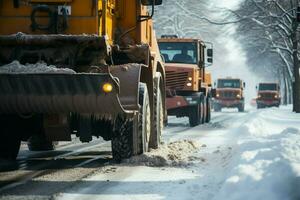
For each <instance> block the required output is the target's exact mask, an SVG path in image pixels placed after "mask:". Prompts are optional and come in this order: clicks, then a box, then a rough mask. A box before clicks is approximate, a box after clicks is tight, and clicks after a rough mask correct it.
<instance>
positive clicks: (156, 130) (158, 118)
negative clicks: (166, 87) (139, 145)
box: [149, 73, 164, 149]
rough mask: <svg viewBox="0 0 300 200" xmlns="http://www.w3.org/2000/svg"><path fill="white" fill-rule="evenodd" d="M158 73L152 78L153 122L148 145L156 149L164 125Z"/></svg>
mask: <svg viewBox="0 0 300 200" xmlns="http://www.w3.org/2000/svg"><path fill="white" fill-rule="evenodd" d="M160 78H161V75H160V73H157V75H156V77H155V79H154V106H155V107H154V122H153V131H152V133H151V137H150V143H149V147H150V148H152V149H157V148H158V147H159V145H160V143H161V135H162V129H163V126H164V111H163V100H162V93H161V89H160V84H161V83H160Z"/></svg>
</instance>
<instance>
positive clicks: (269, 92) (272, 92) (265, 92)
mask: <svg viewBox="0 0 300 200" xmlns="http://www.w3.org/2000/svg"><path fill="white" fill-rule="evenodd" d="M278 93H279V92H278V91H275V90H264V91H258V94H278Z"/></svg>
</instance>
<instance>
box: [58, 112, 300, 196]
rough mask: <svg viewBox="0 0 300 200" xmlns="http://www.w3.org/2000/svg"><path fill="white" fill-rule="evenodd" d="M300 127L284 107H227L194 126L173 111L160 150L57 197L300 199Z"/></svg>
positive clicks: (299, 118) (298, 118)
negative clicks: (207, 121) (242, 110)
mask: <svg viewBox="0 0 300 200" xmlns="http://www.w3.org/2000/svg"><path fill="white" fill-rule="evenodd" d="M299 130H300V115H299V114H298V115H297V114H293V113H291V111H290V108H287V107H285V108H281V109H275V108H271V109H264V110H250V111H249V112H246V113H236V112H235V111H232V110H227V111H225V112H223V113H214V116H213V121H212V123H210V124H207V125H202V126H198V127H195V128H189V127H188V125H187V120H186V119H184V118H182V119H176V118H170V125H169V127H167V128H166V131H165V134H164V140H165V143H166V144H165V145H164V146H163V147H162V148H161V149H160V150H159V151H154V152H150V153H149V154H148V155H147V156H143V157H139V158H135V159H131V160H129V161H128V162H125V163H123V164H121V165H115V166H106V167H105V169H103V170H101V172H99V173H96V174H94V175H92V176H90V177H88V178H85V179H83V180H81V181H80V182H78V184H76V186H74V187H72V188H71V189H69V190H67V191H65V192H63V193H61V194H58V195H57V196H56V199H68V200H70V199H78V200H79V199H80V200H81V199H101V200H105V199H110V200H111V199H123V200H126V199H135V200H136V199H143V200H145V199H147V200H151V199H153V200H154V199H155V200H159V199H170V200H171V199H175V200H177V199H178V200H182V199H195V200H196V199H197V200H199V199H203V200H209V199H216V200H219V199H220V200H221V199H222V200H223V199H226V200H228V199H232V200H233V199H236V200H239V199H243V200H245V199H249V200H250V199H251V200H256V199H265V200H266V199H269V200H277V199H278V200H285V199H286V200H290V199H291V200H292V199H299V198H300V192H299V186H300V177H299V176H300V131H299ZM178 141H181V142H178ZM174 143H175V144H176V148H175V147H174V146H172V144H174ZM174 151H175V153H174ZM176 153H178V154H177V155H176ZM174 156H175V158H174ZM153 165H154V166H153ZM155 165H156V166H155Z"/></svg>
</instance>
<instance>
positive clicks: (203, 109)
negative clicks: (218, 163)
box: [158, 35, 213, 127]
mask: <svg viewBox="0 0 300 200" xmlns="http://www.w3.org/2000/svg"><path fill="white" fill-rule="evenodd" d="M158 44H159V49H160V52H161V55H162V56H163V58H164V61H165V70H166V87H167V89H166V97H167V98H166V109H167V114H168V115H173V116H176V117H188V118H189V124H190V126H192V127H193V126H197V125H199V124H202V123H205V122H209V121H210V115H211V113H210V111H211V109H210V108H211V97H212V96H211V77H210V74H209V73H206V66H207V63H210V64H211V63H212V56H213V55H212V54H213V52H212V49H207V47H206V45H205V43H204V42H203V41H202V40H200V39H192V38H178V37H177V36H176V35H165V36H162V38H160V39H159V40H158Z"/></svg>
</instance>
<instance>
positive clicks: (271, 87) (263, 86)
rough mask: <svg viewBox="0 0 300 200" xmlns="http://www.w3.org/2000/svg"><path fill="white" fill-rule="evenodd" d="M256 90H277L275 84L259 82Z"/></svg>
mask: <svg viewBox="0 0 300 200" xmlns="http://www.w3.org/2000/svg"><path fill="white" fill-rule="evenodd" d="M258 90H260V91H261V90H277V84H259V88H258Z"/></svg>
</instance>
